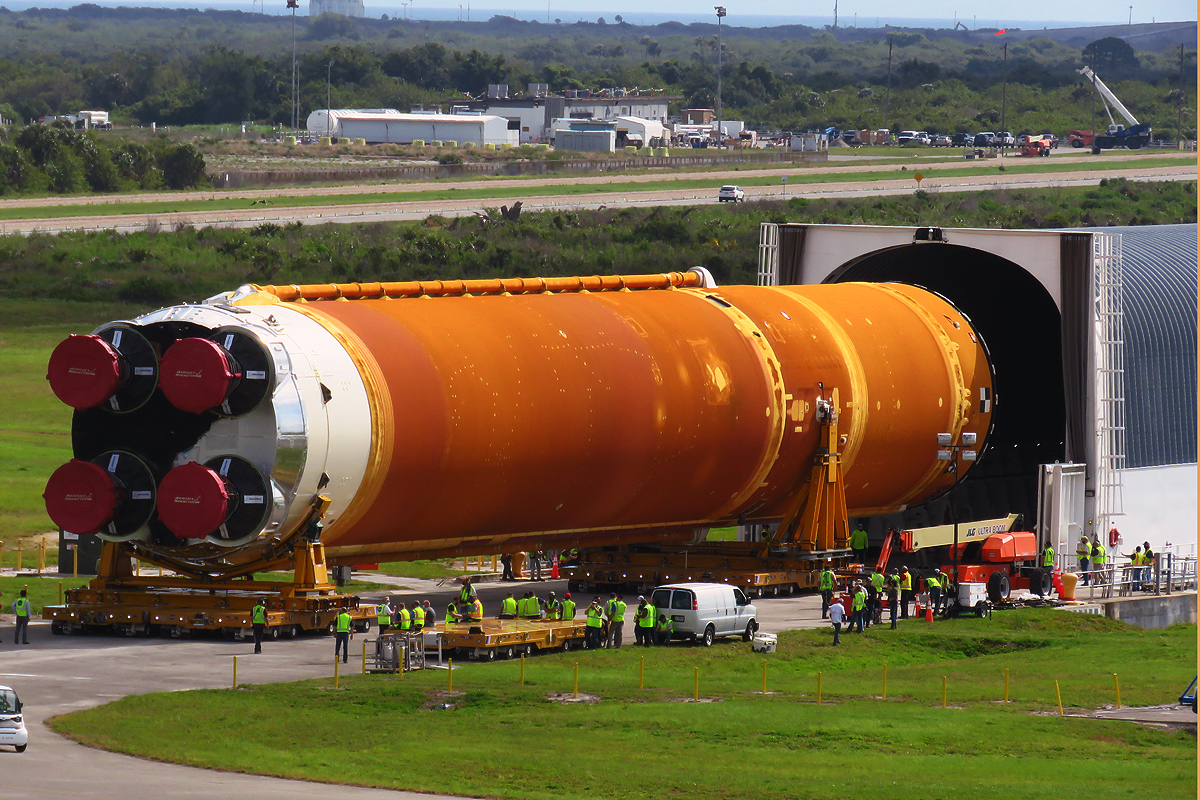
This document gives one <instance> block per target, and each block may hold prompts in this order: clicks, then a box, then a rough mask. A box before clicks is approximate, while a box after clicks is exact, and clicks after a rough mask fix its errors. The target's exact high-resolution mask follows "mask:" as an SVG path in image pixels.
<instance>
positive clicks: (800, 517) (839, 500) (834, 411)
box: [771, 389, 850, 551]
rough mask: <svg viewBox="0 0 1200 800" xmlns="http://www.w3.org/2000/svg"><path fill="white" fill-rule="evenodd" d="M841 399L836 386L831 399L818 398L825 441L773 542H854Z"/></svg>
mask: <svg viewBox="0 0 1200 800" xmlns="http://www.w3.org/2000/svg"><path fill="white" fill-rule="evenodd" d="M840 410H841V408H840V399H839V393H838V390H837V389H834V390H833V391H832V393H831V395H830V399H829V400H828V401H826V400H824V399H818V400H817V422H818V424H819V425H820V426H821V442H820V445H819V446H818V447H817V452H816V457H815V458H814V459H813V463H812V471H811V472H810V473H809V478H808V486H807V487H806V489H805V490H802V489H801V488H800V487H797V489H796V491H795V492H794V493H793V498H792V500H791V501H790V503H789V505H788V508H787V510H786V511H785V512H784V515H783V521H782V522H781V523H780V525H779V529H778V530H777V531H776V533H775V536H774V537H773V538H772V542H771V543H772V544H775V545H781V544H791V543H793V542H796V541H799V544H800V549H801V550H809V551H811V550H818V551H823V550H832V549H835V548H844V547H847V546H849V543H850V523H849V520H848V512H847V510H846V486H845V482H844V480H843V477H842V456H841V453H840V452H839V451H838V448H839V447H840V445H841V440H840V438H839V434H838V414H839V413H840Z"/></svg>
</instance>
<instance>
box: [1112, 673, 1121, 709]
mask: <svg viewBox="0 0 1200 800" xmlns="http://www.w3.org/2000/svg"><path fill="white" fill-rule="evenodd" d="M1113 690H1114V691H1116V693H1117V708H1120V707H1121V682H1120V681H1119V680H1117V673H1115V672H1114V673H1113Z"/></svg>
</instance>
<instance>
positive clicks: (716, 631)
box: [651, 583, 758, 647]
mask: <svg viewBox="0 0 1200 800" xmlns="http://www.w3.org/2000/svg"><path fill="white" fill-rule="evenodd" d="M651 598H652V602H653V603H654V612H655V614H657V615H666V616H668V617H670V619H671V622H672V623H673V625H674V634H673V638H680V637H690V638H692V639H693V640H697V641H700V642H703V643H704V645H705V646H706V647H708V646H710V645H712V643H713V641H714V640H715V639H717V638H718V637H721V636H741V637H742V639H743V641H747V642H748V641H750V640H751V639H753V638H754V633H755V631H757V630H758V619H757V614H758V611H757V609H755V608H754V605H753V604H751V602H750V600H749V598H747V597H746V595H745V594H744V593H743V592H742V590H741V589H739V588H737V587H736V586H729V585H728V584H724V583H671V584H667V585H665V586H659V587H658V588H657V589H655V590H654V594H653V595H652V596H651Z"/></svg>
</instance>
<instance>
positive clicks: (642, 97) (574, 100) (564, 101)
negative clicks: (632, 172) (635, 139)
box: [455, 83, 672, 142]
mask: <svg viewBox="0 0 1200 800" xmlns="http://www.w3.org/2000/svg"><path fill="white" fill-rule="evenodd" d="M671 99H672V98H670V97H667V96H666V95H664V94H648V93H642V92H629V91H627V90H625V89H598V90H587V89H572V90H569V91H567V92H565V93H563V94H562V95H551V94H549V93H548V92H547V90H546V84H544V83H531V84H530V85H529V90H528V92H527V93H526V96H525V97H523V98H510V97H509V96H508V86H505V85H503V84H501V85H496V86H489V87H488V96H487V98H485V99H483V100H469V101H466V102H464V103H461V104H458V103H456V104H455V105H456V107H461V108H464V109H469V110H471V111H477V112H485V113H488V114H495V115H496V116H499V117H504V118H505V119H506V120H508V123H509V128H510V129H512V130H515V131H518V132H519V133H520V140H521V141H522V142H547V141H549V140H550V139H551V138H552V136H553V134H552V132H551V128H552V125H553V123H554V121H555V120H557V119H563V118H567V119H615V118H617V117H637V118H640V119H645V120H652V121H655V122H660V123H665V122H666V121H667V101H668V100H671ZM631 135H632V131H631Z"/></svg>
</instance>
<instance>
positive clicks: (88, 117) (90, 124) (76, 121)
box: [38, 111, 112, 131]
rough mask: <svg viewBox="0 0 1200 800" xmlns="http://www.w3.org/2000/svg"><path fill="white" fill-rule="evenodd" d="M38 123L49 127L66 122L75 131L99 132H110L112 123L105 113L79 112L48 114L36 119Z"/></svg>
mask: <svg viewBox="0 0 1200 800" xmlns="http://www.w3.org/2000/svg"><path fill="white" fill-rule="evenodd" d="M38 122H40V123H42V124H43V125H50V124H51V123H54V122H68V123H70V124H71V126H72V127H74V128H75V130H77V131H86V130H101V131H111V130H112V121H111V120H110V119H109V118H108V112H107V111H80V112H79V113H78V114H48V115H46V116H44V117H38Z"/></svg>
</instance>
